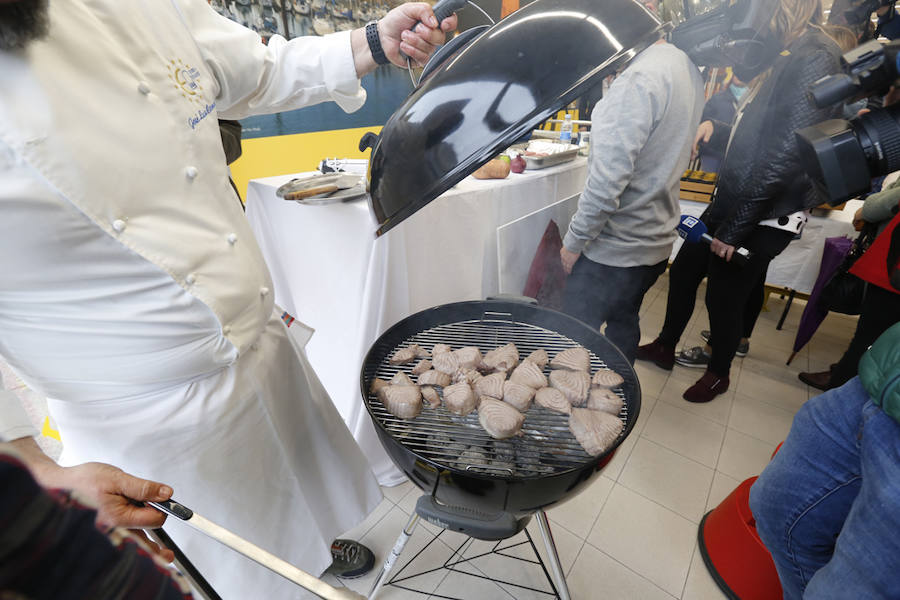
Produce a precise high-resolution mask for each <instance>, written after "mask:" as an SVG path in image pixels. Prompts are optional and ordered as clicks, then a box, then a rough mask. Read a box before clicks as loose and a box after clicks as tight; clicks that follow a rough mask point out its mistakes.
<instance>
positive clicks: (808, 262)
mask: <svg viewBox="0 0 900 600" xmlns="http://www.w3.org/2000/svg"><path fill="white" fill-rule="evenodd" d="M861 205H862V202H861V201H859V200H851V201H850V202H847V204H846V206H845V207H844V210H827V211H826V210H818V209H814V210H813V214H812V216H811V217H810V219H809V222H808V223H807V224H806V226H805V227H804V228H803V234H802V235H801V236H800V239H798V240H794V241H792V242H791V243H790V244H788V247H787V248H785V250H784V252H782V253H781V254H779V255H778V256H777V257H776V258H775V260H773V261H772V262H771V263H770V264H769V271H768V272H767V273H766V283H767V284H769V285H773V286H777V287H786V288H789V289H792V290H795V291H797V292H801V293H803V294H809V293H810V292H812V289H813V284H815V282H816V277H818V275H819V264H820V263H821V261H822V249H823V248H824V246H825V238H830V237H839V236H848V237H856V235H857V233H856V232H855V231H854V230H853V224H852V221H853V214H854V213H855V212H856V209H857V208H859V207H860V206H861ZM708 206H709V204H706V203H704V202H690V201H687V200H682V201H681V214H683V215H691V216H694V217H699V216H700V214H701V213H702V212H703V211H704V210H706V208H707V207H708ZM682 243H683V242H682V240H681V238H678V241H677V242H676V243H675V247H674V248H673V249H672V258H675V254H676V253H677V252H678V249H679V248H680V247H681V244H682Z"/></svg>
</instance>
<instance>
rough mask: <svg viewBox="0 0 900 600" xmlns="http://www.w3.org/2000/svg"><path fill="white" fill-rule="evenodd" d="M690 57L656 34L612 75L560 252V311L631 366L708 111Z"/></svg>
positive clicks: (593, 124)
mask: <svg viewBox="0 0 900 600" xmlns="http://www.w3.org/2000/svg"><path fill="white" fill-rule="evenodd" d="M704 100H705V98H704V95H703V81H702V78H701V76H700V72H699V70H698V69H697V67H696V66H695V65H694V63H693V62H691V59H690V58H688V56H687V54H685V53H684V52H682V51H681V50H679V49H678V48H676V47H675V46H673V45H671V44H669V43H667V42H666V41H664V40H659V41H658V42H657V43H655V44H653V45H652V46H650V47H648V48H647V49H646V50H644V51H643V52H641V53H640V54H639V55H638V56H637V57H635V59H634V60H633V61H632V62H631V63H630V64H629V65H628V67H627V68H626V69H625V71H623V72H622V73H621V74H619V76H618V77H616V79H615V81H613V83H612V85H611V86H610V88H609V90H608V91H607V93H606V94H605V95H604V97H603V98H602V99H601V100H600V101H599V102H598V103H597V104H596V105H595V106H594V110H593V112H592V113H591V149H590V159H589V173H588V178H587V181H586V183H585V187H584V191H583V192H582V193H581V198H579V200H578V210H577V212H576V213H575V215H574V216H573V217H572V221H571V223H569V228H568V231H567V233H566V235H565V237H564V239H563V247H562V249H561V250H560V255H561V258H562V263H563V268H564V269H565V270H566V273H568V274H569V277H568V279H567V280H566V289H565V294H564V298H563V311H564V312H566V313H568V314H570V315H572V316H574V317H576V318H578V319H580V320H582V321H584V322H585V323H588V324H589V325H591V326H592V327H595V328H597V329H599V328H600V327H601V325H603V324H604V323H606V337H607V338H609V340H610V341H611V342H613V343H614V344H615V345H616V346H617V347H618V348H619V349H620V350H621V351H622V353H623V354H624V355H625V357H626V358H627V359H628V360H629V361H630V362H631V363H634V358H635V352H636V351H637V346H638V342H639V341H640V337H641V333H640V326H639V318H638V311H639V310H640V307H641V302H642V300H643V298H644V294H646V293H647V290H648V289H650V286H652V285H653V284H654V282H655V281H656V279H657V278H658V277H659V276H660V275H661V274H662V273H663V272H665V270H666V263H667V260H668V258H669V255H670V253H671V251H672V244H673V243H674V241H675V238H676V237H677V234H676V233H675V227H676V225H677V224H678V217H679V213H680V208H679V202H678V189H679V181H680V179H681V175H682V174H683V173H684V170H685V169H686V168H687V166H688V161H689V160H690V154H691V145H692V143H693V141H694V132H695V131H696V130H697V126H698V125H699V124H700V115H701V114H702V112H703V103H704Z"/></svg>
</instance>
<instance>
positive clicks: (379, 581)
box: [368, 511, 568, 600]
mask: <svg viewBox="0 0 900 600" xmlns="http://www.w3.org/2000/svg"><path fill="white" fill-rule="evenodd" d="M418 522H419V514H418V513H416V512H415V511H413V514H412V516H411V517H410V518H409V521H407V522H406V527H404V528H403V531H402V532H400V537H398V538H397V541H396V543H394V547H393V548H392V549H391V553H390V554H388V556H387V558H385V559H384V566H383V567H381V573H379V574H378V577H377V578H375V583H373V584H372V589H371V590H370V591H369V596H368V598H369V600H375V597H376V596H378V593H379V592H380V591H381V588H382V587H383V586H384V582H385V581H387V578H388V575H390V573H391V570H392V569H393V568H394V564H395V563H396V562H397V559H398V558H400V555H401V554H402V553H403V548H405V547H406V542H408V541H409V538H410V537H412V534H413V531H415V529H416V524H417V523H418ZM567 597H568V596H567Z"/></svg>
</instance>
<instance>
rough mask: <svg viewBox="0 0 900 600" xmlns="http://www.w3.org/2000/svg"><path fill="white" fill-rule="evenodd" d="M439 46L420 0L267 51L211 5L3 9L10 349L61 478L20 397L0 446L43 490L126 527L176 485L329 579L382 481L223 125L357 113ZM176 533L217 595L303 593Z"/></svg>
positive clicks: (0, 300) (157, 2)
mask: <svg viewBox="0 0 900 600" xmlns="http://www.w3.org/2000/svg"><path fill="white" fill-rule="evenodd" d="M45 11H46V12H45ZM417 21H421V22H422V24H420V25H418V26H417V27H416V29H415V31H409V30H410V28H412V27H413V26H414V25H415V24H416V22H417ZM47 24H49V27H48V28H47V31H46V35H43V36H42V35H40V34H42V33H44V29H45V25H47ZM442 25H443V29H444V30H450V29H453V28H455V26H456V20H455V17H451V18H449V19H446V20H445V21H444V22H443V24H442ZM32 37H34V38H36V39H31V38H32ZM442 41H443V34H442V33H441V31H440V27H439V26H438V24H437V22H436V21H435V19H434V16H433V13H432V12H431V9H430V8H429V7H428V5H427V4H420V3H417V4H406V5H402V6H400V7H398V8H396V9H394V10H393V11H391V12H390V13H388V15H387V16H386V17H384V18H383V19H381V20H380V21H379V22H378V23H377V24H376V25H374V26H371V27H370V31H369V36H368V37H367V35H366V31H365V30H364V29H358V30H355V31H352V32H342V33H336V34H333V35H329V36H325V37H322V38H298V39H295V40H292V41H290V42H287V41H285V40H284V39H283V38H281V37H279V36H274V37H273V38H272V39H271V40H270V42H269V44H268V45H267V46H266V45H263V44H262V43H261V42H260V39H259V37H258V36H257V35H256V34H255V33H253V32H252V31H249V30H248V29H245V28H244V27H242V26H240V25H238V24H236V23H234V22H232V21H229V20H228V19H225V18H224V17H221V16H219V15H218V14H216V13H215V12H214V11H213V10H212V9H211V8H210V7H209V5H208V3H207V2H206V0H50V2H49V8H48V7H47V6H46V2H45V0H0V215H2V218H0V257H2V271H0V356H2V358H3V359H5V360H6V361H7V362H8V363H9V365H10V366H11V367H12V369H13V370H14V371H15V372H16V373H17V375H19V376H20V377H21V378H22V379H23V380H24V381H25V382H26V383H27V384H28V385H29V386H31V387H32V388H33V389H35V390H36V391H38V392H41V393H43V394H44V395H46V396H47V398H48V399H49V407H50V412H51V414H52V415H53V417H54V419H55V420H56V423H57V425H58V427H59V431H60V434H61V436H62V440H63V448H64V449H63V456H62V459H61V461H60V463H61V464H62V465H66V466H69V465H71V466H72V467H70V468H62V467H60V466H57V465H56V464H55V463H53V462H52V461H50V460H49V459H48V458H47V457H45V456H44V455H42V454H41V453H40V451H39V449H38V448H37V446H36V444H35V443H34V440H33V439H32V438H31V436H33V435H36V432H35V431H34V430H33V429H32V428H31V426H30V425H29V422H28V419H27V417H26V416H25V414H24V413H23V412H22V409H21V407H20V406H19V405H18V403H17V401H15V400H13V398H14V397H13V396H12V394H6V395H0V437H2V438H5V439H7V440H15V441H14V444H15V445H16V446H17V447H18V448H19V450H20V451H21V452H23V453H24V455H25V456H26V458H27V460H28V462H29V464H30V466H31V467H32V468H33V470H34V472H35V474H36V476H37V477H38V479H39V480H40V481H41V482H42V483H43V484H45V485H48V486H54V487H70V488H76V489H79V490H81V491H83V492H86V493H88V494H89V495H91V496H92V497H93V499H94V501H96V502H98V503H99V504H100V507H101V517H102V518H105V519H106V520H107V521H112V522H114V523H116V524H121V525H129V526H148V525H158V524H159V522H160V519H159V515H158V514H157V513H156V512H155V511H154V510H153V509H150V508H138V507H134V506H131V505H130V504H128V503H127V502H126V501H125V496H130V497H132V498H135V499H137V500H152V499H164V498H167V497H168V496H170V495H171V494H172V488H174V490H175V497H176V498H177V499H179V500H181V501H183V502H185V503H186V504H187V505H189V506H190V507H191V508H193V509H195V510H196V511H197V512H198V513H200V514H203V515H204V516H206V517H207V518H209V519H211V520H213V521H216V522H219V523H221V524H222V525H224V526H225V527H227V528H229V529H231V530H233V531H234V532H235V533H237V534H238V535H240V536H242V537H245V538H247V539H249V540H251V541H253V542H255V543H257V544H259V545H261V546H263V547H264V548H266V549H267V550H269V551H270V552H272V553H274V554H276V555H278V556H280V557H282V558H284V559H285V560H288V561H289V562H292V563H294V564H296V565H298V566H300V567H301V568H303V569H305V570H307V571H309V572H312V573H315V574H318V573H321V572H322V571H323V570H324V569H326V568H327V567H328V566H329V565H330V563H331V560H332V559H331V554H330V552H329V545H330V543H331V541H332V540H333V539H334V538H335V537H336V536H337V535H339V534H341V533H342V532H345V531H347V530H349V529H350V528H352V527H353V526H355V525H356V524H357V523H358V522H359V521H360V520H361V519H362V518H364V517H365V515H367V514H368V513H369V512H370V511H371V510H372V509H373V508H374V507H375V506H376V505H377V503H378V502H379V500H380V498H381V494H380V490H379V488H378V485H377V484H376V482H375V479H374V477H373V476H372V474H371V472H370V470H369V468H368V464H367V461H366V459H365V457H364V456H363V455H362V453H361V452H360V450H359V448H358V447H357V445H356V443H355V442H354V440H353V438H352V436H351V435H350V433H349V431H348V430H347V428H346V427H345V425H344V423H343V421H342V420H341V418H340V416H339V414H338V413H337V411H336V410H335V408H334V407H333V405H332V403H331V401H330V400H329V398H328V396H327V394H326V392H325V390H324V388H323V387H322V385H321V384H320V383H319V380H318V379H317V378H316V375H315V373H314V372H313V371H312V368H311V367H310V365H309V363H308V361H307V360H306V357H305V354H304V351H303V348H302V343H298V340H296V339H295V338H294V335H293V332H294V331H295V330H296V329H297V327H296V324H295V325H294V326H293V327H290V328H288V327H287V326H286V324H285V323H284V322H283V321H282V320H281V319H280V312H279V310H278V309H277V307H275V306H274V305H273V290H272V281H271V279H270V277H269V273H268V271H267V269H266V265H265V264H264V262H263V258H262V256H261V254H260V251H259V248H258V247H257V244H256V242H255V241H254V239H253V234H252V233H251V231H250V228H249V227H248V225H247V222H246V221H245V219H244V215H243V213H242V212H241V209H240V207H239V206H238V205H237V204H236V203H235V202H234V196H233V191H232V190H231V188H230V186H229V182H228V176H227V172H226V168H225V157H224V154H223V150H222V144H221V141H220V137H219V130H218V126H217V119H218V118H220V117H221V118H226V119H240V118H242V117H245V116H247V115H250V114H258V113H266V112H276V111H281V110H287V109H293V108H297V107H301V106H306V105H309V104H314V103H317V102H322V101H327V100H333V101H335V102H337V103H338V104H339V105H340V106H341V107H342V108H343V109H344V110H347V111H352V110H355V109H357V108H359V107H360V106H361V105H362V104H363V102H364V101H365V91H364V90H363V89H362V88H361V86H360V84H359V78H360V77H361V76H362V75H363V74H365V73H367V72H369V71H371V70H372V69H374V68H375V67H376V61H377V62H378V63H384V62H386V61H387V60H390V61H391V62H394V63H396V64H398V65H400V64H403V65H405V59H403V58H401V54H400V53H401V52H402V53H404V54H405V55H408V56H410V57H412V58H413V59H414V60H416V61H418V62H420V63H422V62H424V61H425V60H426V59H427V56H428V54H429V53H430V52H431V51H432V50H433V49H434V45H435V44H436V43H441V42H442ZM385 57H386V58H385ZM338 233H339V232H338ZM311 250H312V249H311ZM309 259H310V260H315V257H314V256H310V257H309ZM335 277H340V273H335ZM309 285H311V286H313V285H316V282H315V281H310V282H309ZM356 368H357V366H355V365H348V371H347V376H348V377H354V376H355V369H356ZM89 461H97V462H100V463H109V464H110V465H115V466H116V467H120V468H121V469H122V470H123V471H124V472H123V471H119V470H117V469H115V468H113V467H110V466H107V465H96V464H94V465H84V464H83V463H87V462H89ZM74 465H80V466H74ZM126 473H127V474H126ZM143 478H146V479H143ZM156 482H164V483H165V484H167V485H161V484H159V483H156ZM174 521H175V519H170V520H169V523H168V524H167V529H169V530H170V534H171V535H172V537H173V538H174V539H175V541H176V543H178V544H179V545H180V546H181V547H182V549H183V550H184V551H185V553H186V554H187V555H188V556H189V557H190V558H191V560H192V561H193V562H194V563H195V564H196V565H197V566H198V568H199V569H200V571H201V572H202V573H203V574H204V575H205V576H207V578H208V579H210V581H211V583H212V584H213V586H214V587H215V588H217V590H218V591H219V593H221V594H222V595H223V596H225V597H228V598H293V597H297V596H298V595H300V594H301V592H300V590H299V588H297V587H296V586H294V585H292V584H289V583H287V582H285V581H283V580H281V579H280V578H278V577H277V576H275V575H272V574H270V573H269V572H268V571H266V570H265V569H263V568H262V567H258V566H257V565H255V564H254V563H252V562H250V561H249V560H247V559H245V558H243V557H242V556H240V555H238V554H236V553H234V552H232V551H230V550H227V549H225V548H224V547H221V546H219V545H218V544H217V543H216V542H213V541H211V540H209V539H207V538H204V537H203V536H201V535H199V534H196V533H194V532H193V531H190V530H188V529H187V528H186V527H184V526H183V525H181V524H179V523H176V522H174Z"/></svg>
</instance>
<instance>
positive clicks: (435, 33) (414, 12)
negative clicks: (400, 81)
mask: <svg viewBox="0 0 900 600" xmlns="http://www.w3.org/2000/svg"><path fill="white" fill-rule="evenodd" d="M416 23H418V25H416ZM456 23H457V20H456V15H455V14H454V15H450V16H449V17H447V18H446V19H444V21H443V22H442V23H438V22H437V19H436V18H435V16H434V12H433V11H432V10H431V7H430V6H429V5H428V4H425V3H424V2H409V3H406V4H401V5H400V6H398V7H397V8H395V9H394V10H392V11H391V12H389V13H388V14H386V15H385V16H384V18H382V19H381V20H380V21H378V33H379V34H380V35H381V45H382V47H383V48H384V53H385V55H386V56H387V57H388V60H390V61H391V62H392V63H394V64H395V65H399V66H401V67H405V66H406V56H408V57H410V58H411V59H413V61H414V62H416V63H418V64H419V65H420V66H424V65H425V63H426V62H428V57H429V56H431V53H432V52H434V50H435V48H437V47H438V46H440V45H441V44H443V43H444V41H445V39H446V38H445V36H444V32H445V31H453V30H454V29H456ZM413 25H416V28H415V29H413V30H410V28H411V27H412V26H413ZM401 52H402V53H403V54H404V55H405V56H401V54H400V53H401Z"/></svg>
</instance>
